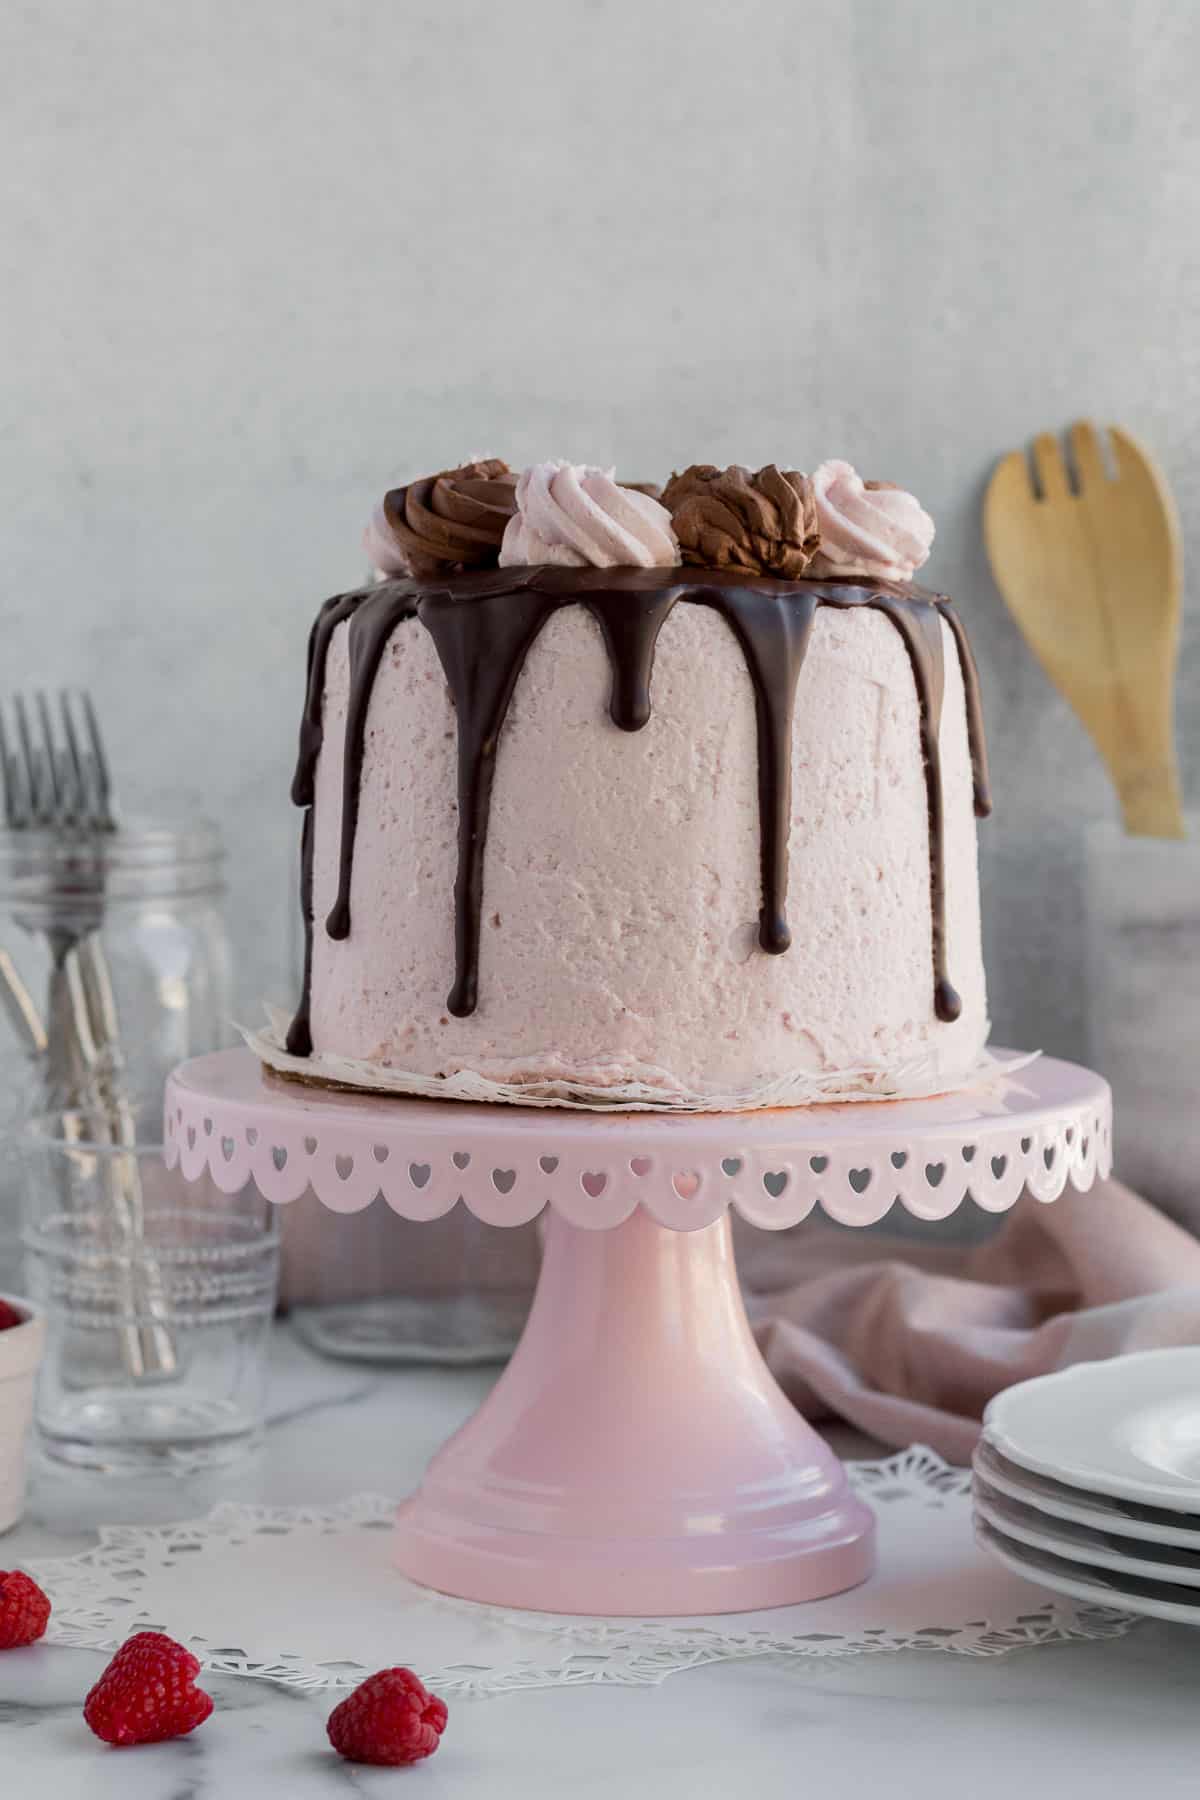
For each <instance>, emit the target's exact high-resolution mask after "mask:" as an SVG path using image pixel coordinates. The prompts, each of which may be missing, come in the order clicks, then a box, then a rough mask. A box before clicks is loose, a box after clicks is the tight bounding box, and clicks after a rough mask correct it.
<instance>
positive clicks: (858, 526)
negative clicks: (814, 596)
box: [809, 459, 934, 581]
mask: <svg viewBox="0 0 1200 1800" xmlns="http://www.w3.org/2000/svg"><path fill="white" fill-rule="evenodd" d="M812 485H813V493H814V495H815V498H816V508H817V522H818V525H819V528H820V546H819V548H818V550H817V554H816V556H815V557H814V558H813V561H812V565H811V568H810V570H809V573H810V574H811V575H820V576H828V575H860V576H867V577H868V578H869V579H875V580H884V581H911V580H912V578H913V576H914V574H915V573H916V571H917V570H918V569H919V568H921V566H922V565H923V564H924V563H925V562H926V561H927V560H928V557H929V551H930V547H931V546H932V544H933V536H934V525H933V520H932V519H931V518H930V516H929V514H928V513H927V512H925V511H924V509H923V508H922V506H921V504H920V502H919V501H918V500H916V499H915V498H914V497H913V495H912V494H909V493H907V492H906V491H905V490H904V489H903V488H899V487H896V486H894V485H893V483H891V482H889V481H864V480H863V478H862V476H861V475H859V473H858V471H857V470H856V469H854V468H853V467H852V466H851V464H850V463H848V462H842V461H840V460H836V459H835V460H833V461H831V462H823V463H822V464H821V465H820V467H819V468H818V469H817V470H816V471H815V472H814V474H813V478H812Z"/></svg>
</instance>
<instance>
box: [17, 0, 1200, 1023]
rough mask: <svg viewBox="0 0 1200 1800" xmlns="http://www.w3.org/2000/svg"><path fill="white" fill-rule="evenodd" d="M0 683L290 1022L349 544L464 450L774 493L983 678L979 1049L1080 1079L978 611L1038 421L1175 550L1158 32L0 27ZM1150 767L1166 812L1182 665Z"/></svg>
mask: <svg viewBox="0 0 1200 1800" xmlns="http://www.w3.org/2000/svg"><path fill="white" fill-rule="evenodd" d="M0 83H2V84H3V88H4V90H5V91H4V95H3V101H2V104H0V134H2V141H0V167H2V168H3V170H4V179H5V184H6V187H7V196H6V199H5V201H4V214H3V229H2V231H0V263H2V275H0V303H2V307H3V319H4V330H3V341H2V347H0V354H2V355H3V359H4V370H3V386H2V394H3V403H2V407H0V496H2V498H0V543H2V546H3V578H2V581H0V659H2V674H0V681H2V682H3V685H4V686H9V685H11V684H13V683H15V682H16V681H18V680H19V681H21V682H26V681H28V682H33V681H36V680H38V679H41V680H46V681H61V680H85V679H86V680H87V681H89V682H90V683H91V685H92V686H93V688H94V689H95V691H96V694H97V697H98V699H99V701H100V703H101V705H102V708H103V711H104V715H105V718H106V720H107V723H108V729H109V733H110V735H111V738H112V742H113V750H114V756H115V760H116V762H117V765H118V768H119V769H120V770H121V771H122V772H123V773H124V774H125V777H126V781H125V785H126V787H127V788H129V789H132V790H134V791H135V794H136V793H138V792H141V793H145V792H148V791H152V790H153V789H154V788H159V789H162V788H164V787H167V788H171V787H175V788H191V789H202V790H203V792H204V795H205V798H206V803H207V805H208V806H209V807H211V808H212V809H213V810H214V811H215V812H216V813H217V814H218V815H219V816H220V817H222V818H223V820H224V822H225V826H226V829H227V831H228V834H229V837H230V841H231V844H232V847H233V852H234V856H233V865H232V875H233V889H234V899H235V906H236V929H237V935H238V940H239V949H240V953H241V959H242V986H243V990H244V992H245V993H246V994H247V995H254V994H257V993H259V992H263V991H268V992H273V993H276V994H286V992H287V988H288V975H287V933H286V931H285V928H284V923H283V920H284V909H285V907H287V906H288V905H289V903H290V893H289V886H288V867H289V857H290V848H291V842H292V834H293V830H294V820H293V817H292V815H291V813H290V811H289V809H288V806H287V803H286V787H287V780H288V774H289V761H290V755H291V747H292V742H293V737H294V728H295V722H296V716H297V709H298V704H299V699H300V686H301V673H302V663H303V654H304V636H305V632H306V630H307V627H308V623H309V619H310V616H311V614H312V612H313V609H314V607H315V605H316V603H317V602H318V601H319V600H320V599H321V598H322V596H323V595H324V594H326V593H327V592H329V591H331V590H333V589H334V588H336V587H338V586H342V585H346V584H348V583H352V582H354V581H356V580H357V579H358V578H359V576H360V573H361V558H360V554H359V549H358V538H359V532H360V529H361V526H362V523H363V519H364V516H365V514H366V512H367V511H368V509H369V507H370V504H371V503H372V501H373V500H374V498H375V497H376V496H377V495H378V494H379V493H380V492H381V491H382V490H383V489H384V488H385V487H386V486H388V485H390V484H391V483H392V482H393V481H395V480H396V479H397V478H398V477H400V476H401V475H403V474H405V473H412V472H417V471H422V470H428V469H433V468H436V467H438V466H440V465H442V464H444V463H447V462H453V461H456V460H458V459H459V458H461V457H462V456H463V455H464V454H465V453H467V452H470V451H471V450H473V449H486V450H494V451H495V452H497V453H501V454H505V455H507V456H508V457H509V458H510V460H513V461H516V462H519V461H522V460H527V459H529V458H531V457H533V456H535V455H538V454H562V455H567V456H571V457H574V458H579V459H586V460H594V461H600V462H603V461H607V460H613V459H615V460H617V461H619V463H620V466H621V468H622V469H623V470H625V471H627V472H628V473H629V474H630V475H632V476H641V477H650V476H655V475H660V474H662V473H664V472H666V471H668V470H669V469H670V468H671V467H672V465H679V464H683V463H685V462H687V461H689V460H692V459H695V458H707V459H712V460H713V461H716V462H725V461H728V460H732V459H735V458H736V459H738V460H743V461H748V462H752V463H757V462H760V461H766V460H768V459H778V460H780V461H786V462H788V463H790V464H792V465H794V466H799V467H806V466H811V465H812V464H813V463H815V462H816V461H817V460H818V459H819V458H821V457H822V456H824V455H830V454H846V455H849V456H850V457H851V458H852V459H853V460H854V461H856V462H857V463H858V464H859V465H860V467H861V468H863V470H864V471H865V472H867V473H868V474H873V475H877V476H881V477H889V478H894V479H899V480H903V481H904V482H905V483H906V484H908V485H910V486H911V487H912V488H913V489H914V490H915V491H916V492H917V493H918V494H919V495H920V497H921V499H922V501H923V502H924V503H925V504H926V506H927V507H928V508H929V509H930V511H931V512H932V513H933V514H934V516H935V517H936V519H937V521H938V544H937V547H936V550H935V555H934V560H933V561H932V563H931V564H930V567H929V575H930V577H931V578H933V579H934V580H936V582H937V583H938V584H940V585H942V586H945V587H946V588H948V589H949V590H950V591H951V592H953V593H954V594H956V595H957V596H958V597H959V599H960V601H961V606H962V611H963V613H964V615H965V616H966V618H967V620H968V622H969V625H970V629H971V632H972V635H973V637H974V640H975V643H976V645H977V648H978V651H979V655H980V659H981V662H982V664H983V671H984V679H985V692H986V701H987V709H988V719H989V725H990V730H991V740H992V748H993V757H994V763H995V771H996V788H997V799H998V816H997V818H996V820H995V822H994V823H993V824H992V825H991V826H989V827H988V828H987V829H986V832H985V836H984V843H985V851H984V864H985V867H984V873H985V881H986V900H987V933H988V954H989V960H990V968H991V977H992V989H993V1000H994V1016H995V1020H996V1026H997V1032H998V1036H999V1037H1000V1038H1001V1040H1002V1041H1008V1042H1015V1043H1020V1044H1042V1045H1045V1046H1047V1047H1048V1048H1052V1049H1057V1050H1060V1051H1065V1052H1068V1053H1070V1052H1075V1051H1078V1050H1079V1049H1080V1048H1081V1020H1082V987H1081V974H1082V946H1081V942H1080V928H1079V913H1080V899H1081V880H1080V868H1079V831H1080V827H1081V824H1082V822H1083V821H1086V820H1088V819H1092V818H1096V817H1101V816H1104V815H1105V814H1107V813H1108V812H1110V810H1111V808H1112V798H1111V794H1110V792H1109V789H1108V787H1107V785H1106V781H1105V778H1104V776H1103V774H1102V772H1101V770H1100V768H1099V766H1098V763H1097V759H1096V757H1095V756H1094V754H1093V753H1092V751H1091V749H1090V747H1089V745H1088V743H1087V742H1086V741H1085V739H1084V736H1083V733H1082V731H1081V729H1080V728H1079V727H1078V725H1077V724H1076V723H1075V721H1074V720H1073V719H1072V718H1071V717H1070V716H1069V715H1068V713H1067V711H1066V708H1065V706H1064V705H1063V704H1062V703H1061V702H1060V701H1059V700H1058V699H1057V697H1056V696H1055V695H1054V694H1053V693H1052V692H1051V691H1050V689H1049V688H1048V686H1047V684H1046V683H1045V681H1044V680H1043V678H1042V676H1041V675H1040V673H1039V672H1038V670H1037V669H1036V668H1035V667H1034V666H1033V664H1032V663H1031V661H1030V659H1029V657H1028V656H1027V654H1026V653H1025V651H1024V650H1023V648H1022V645H1021V643H1020V641H1019V640H1018V637H1017V634H1016V631H1015V628H1014V626H1013V625H1012V623H1011V622H1010V620H1009V618H1008V616H1007V614H1006V613H1005V610H1004V608H1003V606H1002V604H1001V602H1000V599H999V597H998V595H997V594H996V592H995V591H994V589H993V587H992V585H991V583H990V581H989V578H988V574H987V569H986V565H985V562H984V557H983V551H982V547H981V543H980V534H979V506H980V496H981V492H982V488H983V484H984V482H985V479H986V476H987V473H988V470H989V468H990V465H991V463H992V461H993V458H994V457H995V456H996V454H997V453H998V452H1000V451H1001V450H1003V449H1005V448H1008V447H1010V446H1011V445H1013V444H1015V443H1018V442H1020V441H1021V440H1023V439H1024V438H1025V437H1026V436H1027V435H1028V434H1030V433H1031V432H1032V431H1033V430H1034V429H1035V428H1037V427H1039V426H1043V425H1047V426H1059V425H1063V424H1065V423H1066V422H1067V421H1068V420H1069V419H1071V418H1072V417H1073V416H1075V415H1077V414H1079V413H1083V412H1086V413H1090V414H1092V415H1094V416H1097V417H1100V418H1110V419H1119V420H1123V421H1124V422H1126V423H1127V424H1128V425H1129V426H1130V427H1131V428H1133V429H1134V430H1135V431H1137V432H1139V433H1140V434H1141V435H1142V436H1143V437H1144V438H1145V439H1146V440H1147V441H1148V442H1149V443H1150V444H1151V445H1152V446H1153V447H1154V449H1155V450H1156V451H1157V453H1158V455H1159V456H1160V457H1161V459H1162V462H1163V464H1164V466H1165V468H1166V470H1167V473H1168V475H1169V477H1170V480H1171V482H1172V484H1173V486H1174V488H1175V491H1176V493H1177V495H1178V499H1179V504H1180V507H1181V510H1182V514H1183V519H1184V525H1185V530H1186V531H1187V533H1188V535H1189V537H1190V538H1195V537H1196V536H1197V534H1198V533H1200V461H1198V459H1197V454H1196V452H1197V439H1198V433H1200V348H1198V346H1200V336H1198V334H1197V331H1196V324H1195V312H1196V303H1197V300H1198V299H1200V233H1198V229H1197V228H1198V223H1200V221H1198V217H1197V214H1198V206H1197V194H1198V193H1200V143H1198V125H1197V107H1196V95H1197V93H1198V92H1200V8H1197V7H1196V6H1195V5H1194V4H1193V3H1192V0H1175V3H1172V0H1008V4H1006V5H1004V6H985V5H983V4H976V3H974V0H807V3H797V4H783V3H782V0H748V3H747V4H743V5H735V4H732V3H726V4H705V3H704V0H607V3H606V0H510V4H508V5H506V6H497V5H483V4H467V3H464V0H442V3H440V4H436V5H434V4H431V3H429V0H416V3H411V4H404V3H401V0H357V3H356V0H288V3H287V4H286V5H285V4H283V3H282V0H275V3H274V4H269V3H267V0H203V3H194V0H181V3H179V4H171V5H164V4H162V3H161V0H108V3H107V4H106V5H104V6H103V7H100V6H96V5H93V4H90V3H89V0H42V3H34V0H27V3H26V4H18V3H17V0H10V4H9V5H8V6H6V7H5V8H4V9H3V10H2V12H0ZM1181 695H1182V710H1181V736H1182V743H1183V754H1184V763H1185V770H1186V773H1187V776H1188V778H1189V782H1190V787H1191V790H1192V792H1193V794H1194V793H1195V792H1196V791H1197V788H1198V787H1200V641H1198V639H1197V634H1196V632H1195V631H1194V630H1193V629H1192V626H1191V623H1190V621H1189V624H1188V628H1187V630H1186V633H1185V643H1184V654H1183V668H1182V678H1181Z"/></svg>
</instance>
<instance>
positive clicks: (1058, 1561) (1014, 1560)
mask: <svg viewBox="0 0 1200 1800" xmlns="http://www.w3.org/2000/svg"><path fill="white" fill-rule="evenodd" d="M975 1535H976V1537H977V1538H978V1539H979V1542H980V1544H981V1545H982V1546H983V1548H984V1549H985V1550H987V1551H989V1552H990V1554H991V1555H992V1556H994V1557H996V1558H997V1560H998V1561H999V1562H1002V1563H1003V1564H1004V1566H1005V1568H1006V1569H1011V1570H1012V1572H1013V1574H1014V1575H1020V1576H1022V1577H1023V1578H1024V1579H1025V1580H1026V1581H1032V1582H1033V1583H1034V1584H1035V1586H1037V1587H1041V1588H1050V1589H1051V1590H1052V1591H1053V1592H1055V1593H1058V1594H1069V1595H1070V1596H1071V1598H1072V1599H1073V1600H1090V1601H1091V1602H1092V1604H1093V1605H1094V1606H1106V1607H1111V1608H1112V1609H1114V1610H1115V1611H1117V1612H1127V1613H1143V1614H1145V1616H1146V1617H1147V1618H1151V1619H1170V1620H1171V1621H1172V1623H1173V1624H1176V1625H1200V1595H1196V1594H1195V1593H1194V1592H1191V1591H1189V1589H1187V1588H1182V1587H1176V1586H1174V1585H1173V1584H1172V1583H1171V1582H1169V1581H1139V1580H1138V1579H1137V1577H1136V1576H1133V1575H1125V1576H1120V1575H1112V1574H1110V1573H1109V1572H1108V1571H1107V1570H1105V1569H1096V1568H1092V1567H1091V1566H1089V1564H1087V1563H1074V1562H1069V1561H1068V1560H1067V1559H1066V1558H1065V1557H1062V1556H1052V1555H1050V1554H1049V1552H1048V1551H1045V1550H1034V1549H1033V1548H1032V1547H1031V1546H1030V1545H1028V1544H1019V1543H1017V1541H1016V1539H1015V1538H1010V1537H1007V1536H1006V1535H1005V1534H1004V1532H1002V1531H997V1530H996V1528H995V1526H994V1525H989V1524H988V1523H987V1521H986V1520H984V1519H980V1518H977V1519H976V1520H975Z"/></svg>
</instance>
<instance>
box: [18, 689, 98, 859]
mask: <svg viewBox="0 0 1200 1800" xmlns="http://www.w3.org/2000/svg"><path fill="white" fill-rule="evenodd" d="M0 789H2V790H3V802H4V823H5V824H6V825H7V827H8V829H9V830H10V831H26V830H39V829H50V830H65V829H76V830H81V831H112V830H113V829H114V828H115V824H116V821H115V818H114V816H113V804H112V788H111V783H110V780H109V773H108V759H107V757H106V756H105V753H104V743H103V739H102V738H101V736H100V726H99V722H98V720H97V718H96V709H95V707H94V706H93V705H92V700H91V695H90V694H88V693H87V692H86V691H85V690H83V689H74V690H73V689H70V688H63V689H62V690H61V691H60V693H59V695H58V705H57V717H56V716H55V711H54V709H52V707H51V704H50V700H49V699H48V697H47V695H46V693H45V692H44V691H43V690H39V691H38V692H37V693H36V694H35V695H34V696H33V700H32V703H31V702H30V701H29V700H28V699H27V698H26V696H25V695H24V694H14V695H13V697H12V699H11V701H10V702H9V704H8V705H7V707H6V705H5V703H4V702H3V700H0Z"/></svg>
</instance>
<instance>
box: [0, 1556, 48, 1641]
mask: <svg viewBox="0 0 1200 1800" xmlns="http://www.w3.org/2000/svg"><path fill="white" fill-rule="evenodd" d="M49 1618H50V1602H49V1600H47V1598H46V1596H45V1594H43V1592H42V1590H41V1588H40V1587H39V1586H38V1584H37V1582H36V1581H34V1580H33V1579H32V1578H31V1577H30V1576H28V1575H26V1574H25V1573H24V1572H23V1571H22V1570H21V1569H0V1650H21V1649H23V1648H24V1646H25V1645H26V1644H36V1643H37V1641H38V1639H39V1638H40V1637H41V1636H43V1634H44V1633H45V1630H46V1624H47V1621H48V1620H49Z"/></svg>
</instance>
